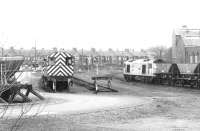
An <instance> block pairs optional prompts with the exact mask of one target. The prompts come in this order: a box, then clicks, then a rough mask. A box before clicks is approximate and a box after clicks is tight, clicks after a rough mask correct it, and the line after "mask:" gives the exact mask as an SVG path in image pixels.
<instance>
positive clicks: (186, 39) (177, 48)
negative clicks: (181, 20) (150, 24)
mask: <svg viewBox="0 0 200 131" xmlns="http://www.w3.org/2000/svg"><path fill="white" fill-rule="evenodd" d="M172 41H173V42H172V61H173V62H176V63H199V62H200V29H189V28H187V26H183V27H182V28H180V29H176V30H175V31H174V32H173V39H172Z"/></svg>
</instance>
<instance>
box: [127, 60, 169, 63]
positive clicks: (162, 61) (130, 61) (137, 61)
mask: <svg viewBox="0 0 200 131" xmlns="http://www.w3.org/2000/svg"><path fill="white" fill-rule="evenodd" d="M131 63H166V62H165V61H164V60H162V59H137V60H133V59H131V60H128V61H126V62H125V64H131Z"/></svg>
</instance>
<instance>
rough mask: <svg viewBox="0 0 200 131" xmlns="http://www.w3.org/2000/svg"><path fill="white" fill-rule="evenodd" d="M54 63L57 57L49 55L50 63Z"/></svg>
mask: <svg viewBox="0 0 200 131" xmlns="http://www.w3.org/2000/svg"><path fill="white" fill-rule="evenodd" d="M54 64H55V58H54V57H49V65H54Z"/></svg>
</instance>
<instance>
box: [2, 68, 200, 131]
mask: <svg viewBox="0 0 200 131" xmlns="http://www.w3.org/2000/svg"><path fill="white" fill-rule="evenodd" d="M105 72H106V71H105ZM102 73H103V71H102ZM106 73H107V74H109V73H110V72H106ZM106 73H105V74H106ZM91 74H92V73H91V72H89V73H88V72H85V73H79V74H77V76H79V77H84V78H85V79H90V77H91V76H92V75H93V74H94V72H93V74H92V75H91ZM112 74H114V75H113V80H112V87H113V88H114V89H117V90H118V91H119V92H118V93H111V92H110V93H108V92H99V93H98V94H97V95H96V94H93V92H90V91H88V90H87V89H85V88H84V87H80V86H77V85H75V86H74V87H73V89H71V91H70V92H62V93H44V92H42V95H43V96H44V97H45V98H46V99H45V100H44V101H39V100H37V99H35V100H34V102H33V103H34V104H33V106H32V108H31V110H29V111H28V112H27V113H26V114H25V115H24V116H23V118H21V119H20V120H19V128H18V129H17V130H22V131H27V130H33V131H34V130H38V131H40V130H41V131H46V130H47V131H49V130H51V131H54V130H59V131H67V130H69V131H79V130H80V131H94V130H97V131H101V130H105V131H107V130H108V131H122V130H124V131H129V130H131V131H163V130H164V131H169V130H170V131H171V130H172V131H199V130H200V115H199V112H200V90H197V89H189V88H180V87H179V88H178V87H169V86H161V85H152V84H141V83H136V82H129V83H128V82H125V81H124V79H123V76H122V74H120V73H119V71H118V72H117V71H116V73H113V72H112ZM27 105H32V104H31V103H28V104H27ZM0 107H3V105H1V106H0ZM20 109H21V105H20V104H15V105H12V106H9V109H8V112H7V114H6V115H5V116H4V117H3V118H1V119H0V125H1V126H0V127H1V128H0V129H1V130H10V129H11V127H12V126H13V123H14V124H15V123H16V118H18V113H19V112H20ZM38 111H39V113H38V114H37V115H35V113H36V112H38ZM17 112H18V113H17Z"/></svg>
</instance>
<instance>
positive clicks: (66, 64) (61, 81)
mask: <svg viewBox="0 0 200 131" xmlns="http://www.w3.org/2000/svg"><path fill="white" fill-rule="evenodd" d="M46 65H47V66H46V67H45V69H44V72H43V77H42V88H43V89H45V90H46V91H53V92H56V91H57V90H59V91H61V90H63V89H69V88H70V87H71V86H72V85H73V82H72V76H73V74H74V57H73V56H72V55H71V54H69V53H67V52H63V51H60V52H55V53H53V54H51V55H49V56H48V59H47V61H46Z"/></svg>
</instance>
